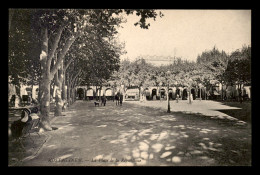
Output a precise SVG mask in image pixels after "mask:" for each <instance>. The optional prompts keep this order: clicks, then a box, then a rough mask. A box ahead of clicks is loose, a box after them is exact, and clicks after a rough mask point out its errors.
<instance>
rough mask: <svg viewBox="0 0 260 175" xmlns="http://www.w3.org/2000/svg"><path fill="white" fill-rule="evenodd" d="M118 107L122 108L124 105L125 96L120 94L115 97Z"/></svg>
mask: <svg viewBox="0 0 260 175" xmlns="http://www.w3.org/2000/svg"><path fill="white" fill-rule="evenodd" d="M115 100H116V105H119V104H120V106H122V103H123V94H120V93H119V92H118V93H117V94H116V95H115Z"/></svg>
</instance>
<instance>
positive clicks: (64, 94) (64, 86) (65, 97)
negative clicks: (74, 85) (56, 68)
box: [62, 72, 68, 101]
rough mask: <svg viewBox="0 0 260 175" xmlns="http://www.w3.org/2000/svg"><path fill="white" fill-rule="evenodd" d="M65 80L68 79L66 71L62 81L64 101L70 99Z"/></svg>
mask: <svg viewBox="0 0 260 175" xmlns="http://www.w3.org/2000/svg"><path fill="white" fill-rule="evenodd" d="M65 81H66V75H65V73H64V72H63V81H62V100H63V101H68V99H67V92H66V84H65Z"/></svg>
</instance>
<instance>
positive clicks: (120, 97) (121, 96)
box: [119, 94, 123, 106]
mask: <svg viewBox="0 0 260 175" xmlns="http://www.w3.org/2000/svg"><path fill="white" fill-rule="evenodd" d="M119 101H120V106H122V103H123V94H120V96H119Z"/></svg>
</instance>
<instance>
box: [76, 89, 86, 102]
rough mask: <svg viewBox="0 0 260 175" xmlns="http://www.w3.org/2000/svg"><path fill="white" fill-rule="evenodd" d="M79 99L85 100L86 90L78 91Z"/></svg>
mask: <svg viewBox="0 0 260 175" xmlns="http://www.w3.org/2000/svg"><path fill="white" fill-rule="evenodd" d="M77 97H78V99H79V100H83V99H84V89H83V88H78V89H77Z"/></svg>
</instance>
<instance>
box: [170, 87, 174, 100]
mask: <svg viewBox="0 0 260 175" xmlns="http://www.w3.org/2000/svg"><path fill="white" fill-rule="evenodd" d="M173 99H174V97H173V90H172V88H170V89H169V100H173Z"/></svg>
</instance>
